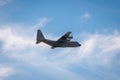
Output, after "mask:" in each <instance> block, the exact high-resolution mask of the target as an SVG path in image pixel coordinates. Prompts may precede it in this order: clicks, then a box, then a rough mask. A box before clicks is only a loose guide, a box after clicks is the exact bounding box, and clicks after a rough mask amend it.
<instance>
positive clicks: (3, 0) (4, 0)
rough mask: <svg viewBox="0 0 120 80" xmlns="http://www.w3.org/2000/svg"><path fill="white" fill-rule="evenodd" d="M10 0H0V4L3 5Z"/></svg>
mask: <svg viewBox="0 0 120 80" xmlns="http://www.w3.org/2000/svg"><path fill="white" fill-rule="evenodd" d="M11 1H12V0H0V6H4V5H6V4H8V3H10V2H11Z"/></svg>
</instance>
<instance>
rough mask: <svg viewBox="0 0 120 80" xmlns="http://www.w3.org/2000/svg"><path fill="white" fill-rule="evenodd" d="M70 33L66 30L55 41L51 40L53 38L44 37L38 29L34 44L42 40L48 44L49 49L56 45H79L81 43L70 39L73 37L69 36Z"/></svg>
mask: <svg viewBox="0 0 120 80" xmlns="http://www.w3.org/2000/svg"><path fill="white" fill-rule="evenodd" d="M70 34H71V32H67V33H66V34H64V35H63V36H62V37H61V38H59V39H58V40H57V41H53V40H48V39H45V37H44V36H43V34H42V32H41V30H38V31H37V39H36V44H38V43H40V42H44V43H46V44H48V45H50V46H51V49H54V48H56V47H79V46H81V44H79V43H78V42H76V41H71V39H72V38H73V37H72V36H70Z"/></svg>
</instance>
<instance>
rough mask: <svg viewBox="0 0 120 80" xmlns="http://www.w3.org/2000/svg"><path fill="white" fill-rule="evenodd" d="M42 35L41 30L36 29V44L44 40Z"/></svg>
mask: <svg viewBox="0 0 120 80" xmlns="http://www.w3.org/2000/svg"><path fill="white" fill-rule="evenodd" d="M44 39H45V38H44V36H43V34H42V32H41V30H37V39H36V44H38V43H40V42H42V41H43V40H44Z"/></svg>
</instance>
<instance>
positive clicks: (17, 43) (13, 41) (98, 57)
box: [0, 21, 120, 80]
mask: <svg viewBox="0 0 120 80" xmlns="http://www.w3.org/2000/svg"><path fill="white" fill-rule="evenodd" d="M43 22H44V21H43ZM40 23H41V22H40ZM18 26H19V27H20V28H19V27H18ZM42 26H43V25H42ZM47 36H49V35H47ZM35 37H36V32H35V31H31V29H30V28H29V27H27V28H25V27H23V26H20V25H14V27H13V25H12V26H10V25H9V26H6V25H5V26H4V27H2V28H0V42H2V43H3V44H2V47H1V48H2V50H3V51H2V52H3V53H4V55H6V56H7V57H10V58H13V59H15V60H18V61H21V62H22V63H25V64H24V66H25V65H30V66H32V67H33V68H37V69H42V70H43V72H42V73H45V74H46V76H51V77H52V78H55V79H56V77H55V76H61V77H63V74H64V75H66V74H68V75H66V79H70V78H71V79H73V77H74V78H75V77H77V79H78V80H79V79H80V78H81V79H83V80H84V79H86V78H85V76H78V75H79V74H77V73H74V72H73V71H71V70H69V69H68V68H69V67H70V66H73V65H78V64H79V65H81V66H83V67H85V68H86V69H87V70H90V69H91V68H94V69H95V70H96V71H95V72H94V71H93V72H94V73H95V74H98V75H100V73H103V74H104V75H106V76H109V75H115V74H114V73H112V72H111V73H109V72H107V71H103V70H101V69H98V68H96V66H97V67H102V68H104V69H106V68H107V69H108V67H109V69H110V70H113V69H114V67H113V65H114V64H113V63H114V62H115V60H114V59H115V58H116V56H117V55H119V52H120V46H119V44H120V33H119V32H116V30H115V32H113V33H111V34H107V35H105V34H90V33H86V34H82V35H81V36H80V38H82V39H83V41H80V42H82V43H81V44H82V46H81V47H80V48H65V49H54V50H51V49H50V47H48V46H47V45H45V44H43V43H41V44H39V45H36V44H35ZM55 37H57V36H55ZM9 54H10V55H9ZM117 63H119V61H117V62H116V64H117ZM118 65H119V64H118ZM46 66H48V67H49V68H46ZM86 66H87V67H86ZM51 70H52V71H54V72H53V73H52V74H51ZM91 71H92V69H91ZM57 73H59V74H57ZM54 75H55V76H54ZM64 77H65V76H64ZM111 77H112V76H111ZM57 79H58V78H57Z"/></svg>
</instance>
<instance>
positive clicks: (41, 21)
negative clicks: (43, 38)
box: [33, 17, 49, 29]
mask: <svg viewBox="0 0 120 80" xmlns="http://www.w3.org/2000/svg"><path fill="white" fill-rule="evenodd" d="M48 21H49V20H48V18H46V17H42V18H39V20H38V23H36V24H35V25H33V27H34V28H35V29H39V28H40V27H43V26H45V25H46V24H47V22H48Z"/></svg>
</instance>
